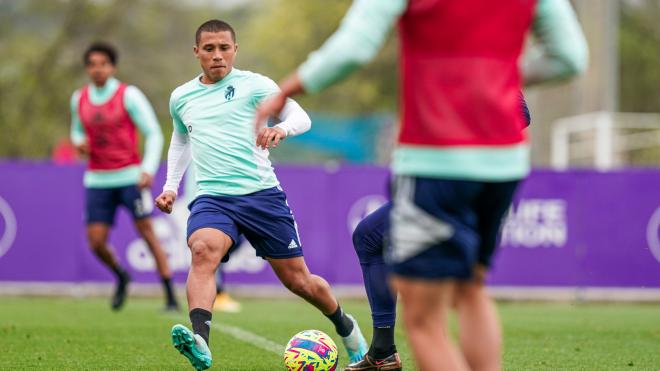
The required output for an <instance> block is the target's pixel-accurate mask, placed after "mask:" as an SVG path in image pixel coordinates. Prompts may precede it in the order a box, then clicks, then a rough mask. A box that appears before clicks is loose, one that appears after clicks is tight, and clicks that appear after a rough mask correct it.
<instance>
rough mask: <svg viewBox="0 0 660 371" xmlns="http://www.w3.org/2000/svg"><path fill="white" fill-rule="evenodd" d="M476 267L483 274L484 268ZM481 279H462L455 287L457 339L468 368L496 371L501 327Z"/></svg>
mask: <svg viewBox="0 0 660 371" xmlns="http://www.w3.org/2000/svg"><path fill="white" fill-rule="evenodd" d="M480 270H481V273H480V275H481V276H482V277H483V276H484V274H485V270H484V269H483V268H482V269H480ZM482 282H483V281H481V280H475V281H470V282H462V283H459V284H458V286H457V290H456V291H457V292H456V299H455V300H456V309H457V312H458V321H459V329H460V335H459V339H460V344H461V350H462V352H463V354H464V355H465V358H466V360H467V363H468V365H469V366H470V369H471V370H473V371H498V370H500V369H501V368H502V365H501V360H500V359H501V352H502V330H501V328H500V323H499V318H498V316H497V310H496V308H495V304H494V303H493V301H492V299H491V298H490V297H489V296H488V294H487V293H486V290H485V288H484V285H483V283H482Z"/></svg>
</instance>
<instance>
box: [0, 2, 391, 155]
mask: <svg viewBox="0 0 660 371" xmlns="http://www.w3.org/2000/svg"><path fill="white" fill-rule="evenodd" d="M195 4H196V5H195ZM349 5H350V1H349V0H338V1H332V2H319V1H305V0H286V1H285V0H264V1H263V2H261V1H260V2H246V3H245V4H244V5H243V6H241V7H233V8H219V7H217V6H212V5H210V3H208V2H207V3H204V2H195V3H193V4H188V3H186V2H177V1H175V0H162V1H151V0H107V1H97V0H61V1H46V0H3V1H0V36H1V37H0V133H2V134H1V135H0V157H12V158H22V157H27V158H43V157H47V156H48V155H49V154H50V153H51V150H52V147H53V146H54V145H55V144H56V143H57V142H58V141H59V140H60V139H62V138H65V137H67V136H68V133H69V120H70V114H69V99H70V97H71V93H72V92H73V91H74V90H75V89H76V88H78V87H80V86H81V85H83V84H85V83H86V82H87V79H86V76H85V74H84V70H83V65H82V53H83V51H84V50H85V48H86V47H87V45H88V44H89V43H90V42H92V41H96V40H105V41H109V42H112V43H114V44H115V45H116V46H117V47H118V50H119V64H118V72H117V77H118V78H119V79H120V80H122V81H125V82H127V83H130V84H135V85H136V86H138V87H140V89H141V90H142V91H143V92H144V93H145V94H146V95H147V96H148V97H149V99H150V101H151V103H152V104H153V105H154V108H155V109H156V113H157V115H158V117H159V119H160V123H161V126H162V127H163V129H164V132H165V135H166V138H168V137H169V135H170V133H171V130H172V129H171V124H170V118H169V113H168V109H167V105H168V99H169V95H170V93H171V91H172V90H173V89H174V88H175V87H176V86H178V85H180V84H182V83H184V82H185V81H188V80H190V79H191V78H192V77H194V76H195V74H197V73H199V65H198V64H197V61H196V60H195V58H194V57H193V55H192V46H193V44H194V32H195V29H196V28H197V26H198V25H199V24H201V23H202V22H204V21H205V20H207V19H210V18H220V19H223V20H226V21H228V22H229V23H231V24H232V25H233V26H234V27H235V29H236V31H237V33H238V41H239V43H240V52H239V56H238V59H237V61H236V64H237V67H238V68H240V69H247V70H252V71H255V72H259V73H262V74H264V75H267V76H270V77H271V78H273V79H275V80H278V79H281V78H282V77H284V74H285V73H287V72H289V71H290V70H291V69H293V68H294V67H295V66H297V65H298V64H299V63H301V62H302V61H303V60H304V59H305V58H306V56H307V54H308V53H309V52H310V51H312V50H314V49H316V48H317V47H318V46H320V44H321V42H322V41H323V40H324V39H325V38H326V37H327V36H328V35H330V34H331V33H332V32H333V31H334V30H335V29H336V27H337V26H338V23H339V20H340V19H341V17H342V15H343V14H344V12H345V11H346V9H347V8H348V6H349ZM395 47H396V46H395V44H394V42H393V41H392V40H390V42H389V43H388V45H387V47H386V48H385V50H384V51H383V52H382V53H381V55H380V56H379V57H378V59H377V60H376V61H375V62H374V63H372V64H371V65H370V66H369V67H367V68H365V69H364V70H363V71H361V73H360V74H358V75H357V76H354V77H353V78H351V79H350V80H348V81H347V82H345V83H343V84H341V85H339V86H336V87H335V88H333V89H331V90H329V91H327V92H326V93H324V94H322V95H318V96H314V97H311V98H308V99H306V100H304V101H302V103H303V104H304V106H305V108H307V109H309V110H317V111H326V112H342V113H356V112H362V113H364V112H369V111H394V110H395V106H396V85H397V81H396V71H395V70H396V59H395V53H396V50H395Z"/></svg>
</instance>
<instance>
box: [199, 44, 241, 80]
mask: <svg viewBox="0 0 660 371" xmlns="http://www.w3.org/2000/svg"><path fill="white" fill-rule="evenodd" d="M194 51H195V56H196V57H197V59H199V64H200V65H201V66H202V70H203V71H204V76H203V77H202V82H204V83H207V84H210V83H214V82H217V81H220V80H222V79H223V78H224V77H225V76H227V74H228V73H229V72H230V71H231V69H232V67H233V65H234V57H235V56H236V51H238V44H236V43H234V40H232V38H231V33H230V32H229V31H221V32H202V34H201V35H200V38H199V44H198V45H197V46H195V48H194Z"/></svg>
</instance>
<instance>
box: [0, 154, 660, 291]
mask: <svg viewBox="0 0 660 371" xmlns="http://www.w3.org/2000/svg"><path fill="white" fill-rule="evenodd" d="M83 171H84V169H83V167H82V166H81V165H74V166H58V165H54V164H51V163H30V162H12V161H4V162H0V180H1V181H0V281H14V282H16V281H18V282H85V281H92V282H95V281H100V282H103V281H110V280H112V276H111V274H110V273H109V272H108V271H107V270H106V269H105V268H104V267H103V266H102V265H101V264H100V263H99V262H97V260H96V258H95V257H94V256H93V254H92V253H91V252H90V250H89V248H88V245H87V242H86V238H85V229H84V220H83V219H84V188H83V186H82V174H83ZM162 173H163V172H162V171H161V173H159V176H158V177H157V179H156V182H155V184H157V185H160V184H162V182H163V174H162ZM277 173H278V177H279V179H280V181H281V182H282V186H283V187H284V189H285V191H286V194H287V198H288V202H289V204H290V206H291V208H292V210H293V212H294V214H295V217H296V220H297V223H298V227H299V230H300V235H301V239H302V243H303V249H304V253H305V259H306V261H307V263H308V265H309V267H310V269H311V270H312V271H313V272H315V273H318V274H320V275H322V276H323V277H325V278H326V279H327V280H328V281H330V282H331V283H333V284H349V285H350V284H355V285H359V284H361V283H362V275H361V272H360V268H359V264H358V261H357V256H356V255H355V252H354V251H353V248H352V244H351V233H352V230H353V228H355V225H356V224H357V223H358V222H359V221H360V219H361V218H362V217H364V216H365V215H367V214H368V213H369V212H371V211H373V210H375V209H376V208H378V207H379V206H380V205H382V204H383V203H384V202H385V201H386V193H387V181H388V172H387V170H386V169H384V168H380V167H370V166H340V167H322V166H314V167H312V166H278V167H277ZM658 184H660V171H655V170H626V171H617V172H607V173H601V172H595V171H567V172H553V171H545V170H539V171H534V172H533V173H532V175H531V176H530V177H529V178H528V179H527V180H526V181H525V182H524V183H523V184H522V186H521V188H520V189H519V192H518V194H517V196H516V201H515V202H514V204H513V205H512V208H511V210H510V213H509V215H508V217H507V220H506V223H505V224H504V226H503V228H502V241H501V248H500V250H499V253H498V255H497V257H496V259H495V262H494V267H493V271H492V275H491V277H490V281H489V283H490V284H491V285H494V286H552V287H650V288H660V192H658V191H657V188H658ZM156 190H157V187H154V191H156ZM186 218H187V209H186V205H185V201H177V204H176V205H175V208H174V212H173V213H172V214H171V215H165V214H163V213H160V212H159V211H155V212H154V217H153V222H154V226H155V229H156V233H157V235H158V237H159V238H160V240H161V241H162V242H163V245H164V247H165V248H166V250H167V252H168V257H169V262H170V265H171V267H172V269H173V271H174V272H175V273H174V278H175V280H176V281H178V282H183V281H184V280H185V277H186V273H187V270H188V266H189V261H190V253H189V251H188V248H187V246H186V244H185V223H186ZM110 243H111V244H112V246H113V247H114V249H115V250H116V251H117V253H118V256H119V258H120V260H121V261H122V263H123V264H124V265H125V266H126V267H127V268H128V269H129V270H130V271H131V272H132V274H133V277H134V279H135V281H137V282H157V275H156V273H155V265H154V261H153V259H152V258H151V256H150V254H149V252H148V249H147V247H146V245H145V244H144V242H143V241H142V240H141V239H140V238H138V236H137V235H136V232H135V231H134V230H133V228H132V221H131V220H130V218H129V217H128V214H127V213H126V212H125V211H123V210H122V211H121V212H119V214H118V217H117V220H116V224H115V227H114V229H113V231H112V234H111V238H110ZM224 269H225V273H226V278H227V280H228V281H229V282H231V283H240V284H270V283H275V282H277V279H276V277H275V276H274V274H273V273H272V272H271V270H270V268H269V267H268V264H267V263H266V262H265V261H264V260H262V259H260V258H258V257H256V256H255V253H254V250H253V249H252V248H251V246H250V245H249V243H247V242H243V243H242V244H241V245H240V247H239V248H238V249H237V250H236V251H235V252H234V253H233V254H232V256H231V259H230V261H229V262H228V263H227V264H226V265H225V268H224Z"/></svg>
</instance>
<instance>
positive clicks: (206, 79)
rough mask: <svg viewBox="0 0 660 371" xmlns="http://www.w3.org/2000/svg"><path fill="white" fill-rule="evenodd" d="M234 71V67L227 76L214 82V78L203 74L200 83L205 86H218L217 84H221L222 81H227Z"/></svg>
mask: <svg viewBox="0 0 660 371" xmlns="http://www.w3.org/2000/svg"><path fill="white" fill-rule="evenodd" d="M233 71H234V67H232V68H231V69H230V70H229V72H227V74H226V75H224V76H222V77H221V78H219V79H217V80H214V79H213V78H211V77H210V76H209V75H207V74H206V73H203V74H202V76H201V77H200V78H199V81H200V82H201V83H202V84H204V85H213V84H217V83H219V82H220V81H222V80H224V79H226V78H227V77H228V76H229V75H231V73H232V72H233Z"/></svg>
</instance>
